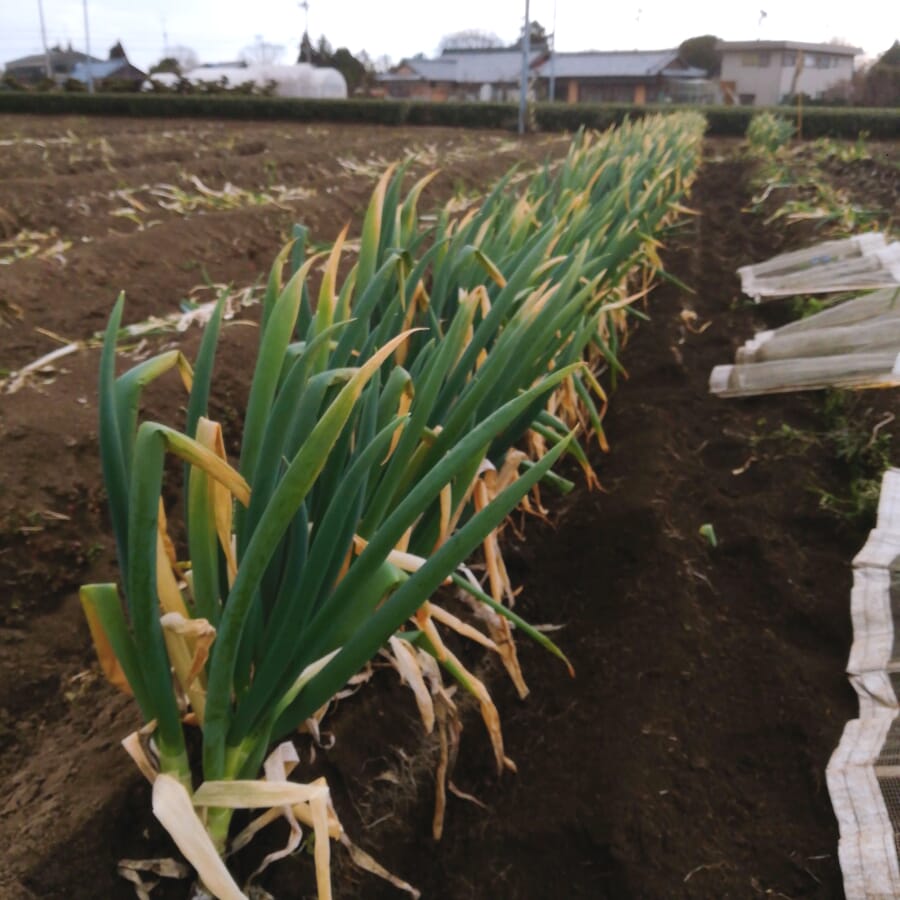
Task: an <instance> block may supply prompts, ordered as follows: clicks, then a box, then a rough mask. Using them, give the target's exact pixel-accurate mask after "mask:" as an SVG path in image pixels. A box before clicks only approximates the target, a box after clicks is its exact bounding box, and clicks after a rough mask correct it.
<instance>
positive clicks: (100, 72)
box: [72, 59, 143, 81]
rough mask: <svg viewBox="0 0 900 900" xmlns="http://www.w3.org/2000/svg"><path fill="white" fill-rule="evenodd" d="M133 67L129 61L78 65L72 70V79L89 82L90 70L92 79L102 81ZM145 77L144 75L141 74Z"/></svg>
mask: <svg viewBox="0 0 900 900" xmlns="http://www.w3.org/2000/svg"><path fill="white" fill-rule="evenodd" d="M131 68H133V66H132V65H131V63H129V62H128V60H127V59H104V60H101V61H99V62H91V63H84V62H80V63H77V64H76V65H75V66H74V67H73V69H72V78H74V79H75V80H76V81H87V80H88V70H89V69H90V74H91V77H92V78H96V79H97V80H98V81H100V80H101V79H103V78H109V77H110V76H112V75H115V73H116V72H118V71H119V70H120V69H131ZM140 74H141V75H142V76H143V73H140Z"/></svg>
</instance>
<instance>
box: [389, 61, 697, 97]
mask: <svg viewBox="0 0 900 900" xmlns="http://www.w3.org/2000/svg"><path fill="white" fill-rule="evenodd" d="M521 77H522V53H521V51H520V50H517V49H512V48H510V49H503V50H496V49H491V50H449V51H445V52H444V53H443V54H441V56H440V57H439V58H437V59H424V58H414V59H405V60H403V61H402V62H401V63H400V65H399V66H397V68H396V69H395V70H394V71H393V72H391V73H388V74H385V75H380V76H379V77H378V83H379V85H380V86H381V87H382V89H383V90H384V92H385V95H386V96H387V97H393V98H397V99H416V100H437V101H440V100H496V101H514V100H518V97H519V83H520V80H521ZM529 78H530V80H531V83H532V87H533V90H534V93H535V96H537V97H538V98H539V99H548V98H549V97H550V91H551V84H552V86H553V87H552V90H553V94H554V99H556V100H562V101H565V102H567V103H611V102H615V103H637V104H642V103H657V102H662V101H667V100H676V101H695V100H697V99H699V98H700V95H701V94H702V91H701V92H698V90H697V86H698V85H708V82H706V81H705V73H704V72H703V70H702V69H695V68H691V67H690V66H688V65H686V64H685V63H684V62H683V61H682V60H681V59H680V58H679V56H678V51H677V50H652V51H648V50H631V51H612V52H601V51H595V50H591V51H585V52H580V53H555V54H550V53H548V51H547V50H546V49H538V50H534V51H532V53H531V56H530V60H529ZM710 99H711V98H710Z"/></svg>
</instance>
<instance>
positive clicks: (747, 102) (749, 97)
mask: <svg viewBox="0 0 900 900" xmlns="http://www.w3.org/2000/svg"><path fill="white" fill-rule="evenodd" d="M738 102H739V103H740V104H741V106H753V104H754V103H755V102H756V94H738Z"/></svg>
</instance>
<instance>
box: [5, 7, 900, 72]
mask: <svg viewBox="0 0 900 900" xmlns="http://www.w3.org/2000/svg"><path fill="white" fill-rule="evenodd" d="M43 7H44V19H45V22H46V27H47V39H48V42H49V43H50V44H51V45H53V44H55V43H57V42H59V43H62V44H66V43H68V42H69V41H71V42H72V45H73V46H74V47H75V48H76V49H83V48H84V45H85V41H84V19H83V11H82V3H81V0H43ZM554 7H555V10H556V12H555V15H556V37H557V41H556V46H557V49H558V50H563V51H564V50H621V49H634V48H639V49H648V50H652V49H662V48H666V47H674V46H677V45H678V44H679V43H681V41H682V40H684V39H685V38H688V37H693V36H696V35H700V34H715V35H718V36H719V37H721V38H724V39H726V40H753V39H756V38H763V39H770V40H795V41H812V42H825V41H829V40H831V39H832V38H842V39H844V40H846V41H847V42H848V43H850V44H852V45H854V46H857V47H861V48H862V49H863V50H864V52H865V55H866V56H869V57H874V56H877V55H878V54H880V53H882V52H884V51H885V50H886V49H887V48H888V47H889V46H890V45H891V44H892V43H893V41H894V38H895V37H897V36H898V35H900V4H898V3H897V2H896V0H819V2H817V3H815V4H813V3H812V2H810V0H777V2H775V0H771V2H770V0H697V2H692V0H680V2H679V0H640V2H635V3H609V2H596V0H556V2H555V3H554V0H531V18H532V19H537V20H538V21H539V22H540V23H541V24H542V25H544V26H545V28H546V29H547V31H548V32H549V31H551V30H552V27H553V19H554ZM763 9H764V10H765V11H766V15H765V16H764V17H763V16H762V15H761V13H762V10H763ZM38 10H39V3H38V0H0V61H5V60H9V59H15V58H16V57H19V56H25V55H27V54H30V53H38V52H40V51H41V29H40V17H39V11H38ZM891 10H893V12H892V11H891ZM524 11H525V3H524V0H441V2H427V0H380V2H375V0H309V11H308V16H309V32H310V35H311V36H312V38H313V40H314V41H315V40H317V39H318V36H319V35H321V34H324V35H325V36H326V37H327V38H328V40H329V42H330V43H331V44H332V46H334V47H339V46H346V47H348V48H349V49H350V50H351V51H352V52H353V53H358V52H359V51H360V50H365V51H366V52H367V53H368V54H369V56H370V57H372V58H373V59H374V58H377V57H379V56H382V55H387V56H390V57H391V59H392V60H393V61H394V62H397V61H399V60H400V59H401V58H403V57H404V56H413V55H414V54H416V53H419V52H423V53H425V54H427V55H432V54H433V53H434V52H435V51H436V48H437V46H438V43H439V41H440V40H441V37H443V36H444V35H446V34H449V33H452V32H455V31H460V30H463V29H470V28H476V29H481V30H484V31H489V32H493V33H495V34H496V35H498V36H499V37H500V38H501V39H502V40H504V41H507V42H511V41H513V40H514V39H515V38H516V36H517V35H518V33H519V29H520V28H521V23H522V21H523V18H524ZM88 14H89V17H90V32H91V52H92V53H93V55H94V56H99V57H103V58H105V57H106V55H107V51H108V49H109V47H110V46H111V45H112V44H113V43H115V41H116V40H121V41H122V43H123V44H124V46H125V49H126V51H127V53H128V56H129V58H130V59H131V61H132V62H133V63H134V64H135V65H137V66H138V67H140V68H147V67H148V66H150V65H151V64H152V63H154V62H156V61H157V60H159V59H160V58H161V57H162V56H163V55H164V52H165V49H166V46H169V47H172V46H176V45H181V46H187V47H190V48H192V49H193V50H195V51H196V52H197V54H198V55H199V57H200V59H201V60H202V61H204V62H213V61H223V60H229V59H235V58H237V56H238V55H239V54H240V52H241V50H242V49H243V48H244V47H246V46H247V45H249V44H252V43H254V41H256V40H257V39H258V38H261V39H262V40H264V41H266V42H269V43H273V44H278V45H282V46H283V47H284V48H285V50H284V55H283V57H282V60H281V61H282V62H293V61H295V59H296V47H297V45H298V44H299V41H300V37H301V35H302V34H303V29H304V24H305V16H306V15H307V13H306V12H304V10H303V9H302V8H301V6H300V4H299V3H298V2H297V0H251V2H242V3H236V2H228V0H88Z"/></svg>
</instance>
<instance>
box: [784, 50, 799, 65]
mask: <svg viewBox="0 0 900 900" xmlns="http://www.w3.org/2000/svg"><path fill="white" fill-rule="evenodd" d="M781 64H782V65H783V66H796V65H797V51H796V50H785V51H784V53H782V54H781Z"/></svg>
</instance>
